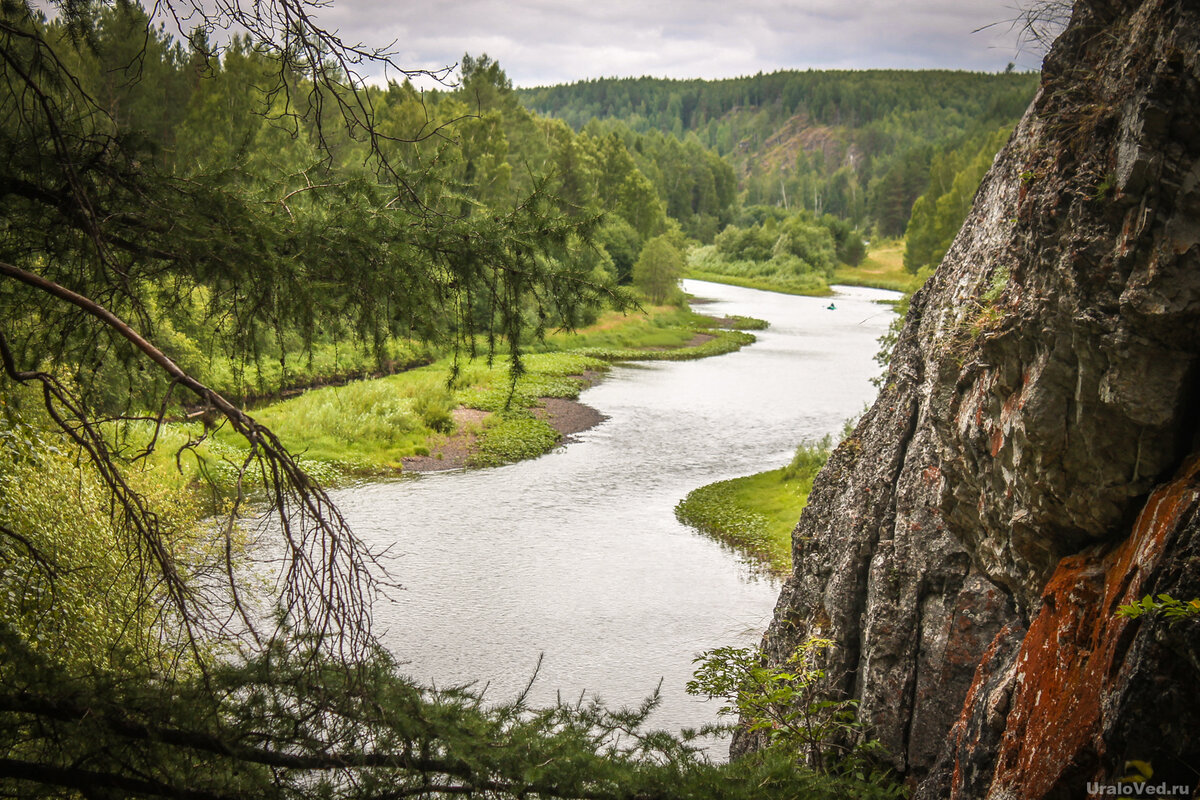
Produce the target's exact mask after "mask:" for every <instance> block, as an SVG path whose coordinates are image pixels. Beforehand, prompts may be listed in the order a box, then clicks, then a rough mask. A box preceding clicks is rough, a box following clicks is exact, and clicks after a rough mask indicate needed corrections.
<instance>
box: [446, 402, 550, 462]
mask: <svg viewBox="0 0 1200 800" xmlns="http://www.w3.org/2000/svg"><path fill="white" fill-rule="evenodd" d="M559 438H560V437H559V435H558V432H557V431H556V430H554V429H553V428H551V427H550V426H549V425H547V424H546V423H545V422H542V421H541V420H540V419H535V418H534V417H533V416H532V415H530V414H529V413H527V412H512V411H509V412H505V413H503V414H497V415H496V416H494V417H491V418H490V419H488V421H487V422H486V423H485V424H484V427H483V435H482V436H481V437H480V439H479V441H478V442H477V443H476V447H477V449H476V451H475V452H474V453H473V454H472V455H471V457H470V459H468V461H467V464H468V465H469V466H472V467H496V466H499V465H501V464H511V463H512V462H514V461H523V460H525V459H528V458H537V457H538V456H540V455H542V454H543V453H547V452H549V451H550V450H552V449H553V448H554V446H555V445H557V444H558V441H559Z"/></svg>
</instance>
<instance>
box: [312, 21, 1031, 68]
mask: <svg viewBox="0 0 1200 800" xmlns="http://www.w3.org/2000/svg"><path fill="white" fill-rule="evenodd" d="M1016 2H1017V0H908V1H907V2H904V1H903V0H665V1H661V0H660V1H658V2H656V0H504V1H503V2H497V1H496V0H423V2H420V3H416V2H412V0H399V2H397V0H334V2H333V4H332V5H330V6H328V7H325V8H321V9H319V10H318V13H317V19H318V20H319V21H320V22H321V23H322V24H323V25H325V26H327V27H330V28H336V29H338V30H339V31H340V34H341V36H342V39H343V40H344V41H346V42H347V43H350V44H355V43H359V42H362V43H365V44H369V45H376V46H379V45H388V44H390V43H392V42H394V43H395V44H394V45H393V47H394V49H395V51H396V53H397V56H398V57H397V61H398V63H400V64H403V65H404V66H406V67H413V68H428V69H438V68H442V67H446V66H450V65H454V64H456V63H457V62H458V61H459V60H460V59H461V57H462V55H463V53H470V54H471V55H473V56H479V55H482V54H484V53H486V54H487V55H489V56H491V57H492V58H493V59H495V60H497V61H499V62H500V66H501V67H502V68H503V69H504V71H505V72H506V73H507V74H508V77H509V78H510V79H511V80H512V82H513V84H514V85H516V86H544V85H550V84H556V83H570V82H574V81H578V80H584V79H587V78H602V77H630V76H642V75H650V76H653V77H667V78H708V79H714V78H730V77H736V76H740V75H753V74H755V73H757V72H760V71H761V72H772V71H774V70H779V69H809V68H812V69H867V68H897V69H926V68H944V69H967V70H986V71H998V70H1003V69H1004V68H1005V66H1006V65H1007V64H1008V63H1009V62H1010V61H1011V62H1015V63H1016V66H1017V68H1018V69H1036V68H1038V66H1039V61H1040V59H1039V58H1038V57H1036V56H1035V55H1034V54H1032V53H1019V52H1018V47H1017V43H1016V42H1017V36H1016V32H1015V30H1014V29H1013V26H1012V24H1011V20H1012V19H1013V18H1014V17H1016V15H1017V11H1016ZM989 25H990V26H991V27H987V28H986V29H985V30H978V29H980V28H984V27H985V26H989ZM976 31H978V32H976ZM374 77H376V78H378V75H376V76H374Z"/></svg>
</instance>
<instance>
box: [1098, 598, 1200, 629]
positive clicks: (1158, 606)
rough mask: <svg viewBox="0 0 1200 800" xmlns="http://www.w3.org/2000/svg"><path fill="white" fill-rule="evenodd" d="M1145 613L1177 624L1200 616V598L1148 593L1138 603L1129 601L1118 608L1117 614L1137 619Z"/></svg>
mask: <svg viewBox="0 0 1200 800" xmlns="http://www.w3.org/2000/svg"><path fill="white" fill-rule="evenodd" d="M1145 615H1150V616H1152V617H1153V616H1161V617H1162V618H1163V619H1165V620H1167V622H1168V623H1170V624H1172V625H1175V624H1177V623H1179V622H1182V621H1183V620H1185V619H1191V618H1192V617H1200V598H1192V599H1191V600H1180V599H1178V598H1176V597H1172V596H1171V595H1169V594H1160V595H1158V596H1157V597H1153V596H1151V595H1146V596H1145V597H1143V598H1142V599H1141V600H1139V601H1138V602H1136V603H1129V604H1127V605H1123V606H1121V607H1120V608H1118V609H1117V616H1120V617H1125V618H1126V619H1137V618H1138V617H1142V616H1145Z"/></svg>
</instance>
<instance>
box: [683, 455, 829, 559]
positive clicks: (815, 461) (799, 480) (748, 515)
mask: <svg viewBox="0 0 1200 800" xmlns="http://www.w3.org/2000/svg"><path fill="white" fill-rule="evenodd" d="M829 452H830V440H829V437H825V439H824V440H823V441H821V442H818V443H817V444H814V445H800V446H799V447H798V448H796V453H795V455H794V456H793V457H792V461H791V463H790V464H788V465H787V466H786V467H783V468H782V469H773V470H768V471H767V472H759V473H757V474H754V475H747V476H745V477H741V478H732V479H730V480H724V481H717V482H716V483H710V484H708V485H706V486H701V487H700V488H698V489H693V490H692V491H691V492H689V493H688V495H687V497H685V498H684V499H683V500H680V501H679V503H678V504H677V505H676V506H675V516H676V518H677V519H678V520H679V521H680V522H682V523H683V524H684V525H689V526H691V527H693V528H695V529H696V530H698V531H700V532H701V533H703V534H705V535H706V536H709V537H711V538H713V539H716V540H717V541H719V542H721V543H723V544H726V545H728V546H729V547H732V548H733V549H734V550H737V551H738V552H739V553H741V554H742V555H743V556H744V557H745V558H747V560H749V561H750V562H752V563H755V564H757V565H759V566H760V567H762V568H763V569H765V570H766V571H767V572H770V573H772V574H774V575H777V576H779V577H784V576H786V575H788V574H790V573H791V571H792V529H793V528H795V527H796V522H797V520H799V519H800V512H802V511H803V510H804V507H805V506H806V505H807V504H808V493H809V492H810V491H812V484H813V480H814V479H815V478H816V477H817V473H818V472H820V471H821V467H823V466H825V461H826V460H827V459H828V458H829Z"/></svg>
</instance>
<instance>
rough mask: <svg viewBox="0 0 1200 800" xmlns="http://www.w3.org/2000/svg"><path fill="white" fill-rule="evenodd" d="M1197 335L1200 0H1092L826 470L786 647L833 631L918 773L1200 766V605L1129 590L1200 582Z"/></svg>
mask: <svg viewBox="0 0 1200 800" xmlns="http://www.w3.org/2000/svg"><path fill="white" fill-rule="evenodd" d="M1198 357H1200V5H1198V4H1196V3H1195V2H1185V0H1146V1H1145V2H1135V1H1134V0H1092V1H1091V2H1079V3H1077V4H1076V7H1075V10H1074V13H1073V16H1072V20H1071V23H1070V25H1069V27H1068V29H1067V30H1066V32H1065V33H1064V34H1063V35H1062V36H1061V37H1060V38H1059V40H1058V41H1057V42H1056V44H1055V46H1054V47H1053V49H1052V50H1051V52H1050V53H1049V55H1048V56H1047V59H1046V62H1045V65H1044V71H1043V80H1042V85H1041V88H1040V90H1039V93H1038V96H1037V98H1036V99H1035V101H1034V103H1033V105H1032V106H1031V107H1030V109H1029V111H1028V113H1027V114H1026V116H1025V117H1024V119H1023V120H1022V122H1021V123H1020V125H1019V126H1018V128H1017V129H1016V131H1015V132H1014V133H1013V136H1012V139H1011V140H1010V142H1009V144H1008V145H1007V146H1006V148H1005V149H1004V150H1003V151H1002V152H1001V153H1000V154H999V155H998V156H997V158H996V161H995V164H994V165H993V167H992V169H991V171H990V173H989V174H988V176H987V177H986V178H985V179H984V181H983V184H982V186H981V187H980V190H979V193H978V195H977V197H976V200H975V205H974V208H973V210H972V212H971V214H970V216H969V217H968V219H967V222H966V224H965V226H964V227H963V230H962V232H961V233H960V234H959V236H958V238H957V240H956V241H955V243H954V245H953V247H952V248H951V250H950V251H949V253H948V254H947V256H946V258H945V260H944V261H943V262H942V264H941V265H940V267H939V268H938V270H937V271H936V273H935V274H934V276H933V277H932V278H931V279H930V281H929V282H928V283H927V284H926V286H925V287H924V288H923V289H922V290H921V291H920V292H918V293H917V294H916V295H914V297H913V301H912V306H911V310H910V311H909V316H908V319H907V323H906V325H905V327H904V330H903V332H902V334H901V336H900V339H899V341H898V342H897V344H896V347H895V350H894V353H893V359H892V363H891V366H890V369H889V373H888V376H887V383H886V387H885V388H884V389H883V391H882V392H881V394H880V396H879V399H878V400H877V402H876V403H875V405H874V407H873V408H871V410H870V411H869V412H868V413H867V414H866V415H865V416H864V418H863V419H862V421H861V422H860V423H859V425H858V427H857V430H856V431H855V432H854V434H853V435H852V436H851V437H850V438H848V439H847V440H846V441H844V442H843V443H842V444H841V446H840V447H839V448H838V449H837V451H836V453H835V454H834V455H833V457H832V458H831V459H830V461H829V464H828V465H827V466H826V468H825V470H824V471H823V472H822V474H821V476H820V478H819V479H818V482H817V485H816V486H815V487H814V490H813V493H812V495H811V497H810V500H809V505H808V508H807V510H806V511H805V514H804V517H803V518H802V519H801V521H800V524H799V525H798V526H797V529H796V531H795V537H794V562H795V565H796V566H795V573H794V574H793V576H792V577H791V579H790V580H789V581H788V583H787V584H786V586H785V588H784V590H783V592H782V595H781V597H780V600H779V604H778V607H777V609H776V614H775V618H774V621H773V623H772V625H771V627H770V629H769V631H768V632H767V634H766V637H765V639H764V648H765V650H766V651H767V653H768V655H769V657H770V658H772V659H776V660H782V659H783V658H784V657H785V656H786V655H787V653H789V652H790V651H791V650H792V649H793V648H794V647H795V646H796V645H797V644H798V643H799V642H801V641H803V639H804V638H805V637H806V636H809V635H813V634H820V635H822V636H825V637H828V638H830V639H833V640H834V641H835V642H836V643H837V647H836V648H835V649H834V650H833V651H831V652H830V654H829V664H828V667H829V675H830V676H832V680H831V685H830V687H829V688H830V691H832V692H836V693H840V694H842V695H844V696H851V697H854V698H856V699H857V700H859V702H860V713H861V719H862V720H863V722H864V723H865V724H866V726H867V727H868V729H869V731H870V734H871V735H872V736H873V737H875V738H877V739H878V740H879V741H880V742H881V743H882V744H883V745H884V746H885V747H886V749H887V751H888V752H889V753H890V755H891V758H892V760H893V763H894V766H895V768H896V769H897V770H898V771H899V772H900V773H901V774H903V775H904V776H905V777H906V779H907V780H908V781H909V783H910V784H911V785H912V786H914V788H915V790H916V792H915V796H916V797H918V798H940V797H956V798H958V797H961V798H981V797H989V798H1023V799H1028V800H1033V799H1035V798H1043V797H1056V798H1057V797H1085V796H1087V791H1086V784H1087V782H1089V781H1098V782H1109V781H1112V780H1115V779H1117V778H1119V777H1121V776H1122V775H1124V774H1125V763H1126V762H1127V761H1128V760H1131V759H1139V760H1142V761H1146V762H1149V763H1150V765H1151V766H1152V767H1153V769H1154V782H1155V783H1156V784H1157V783H1158V782H1159V781H1160V780H1164V781H1167V782H1168V783H1170V784H1172V785H1174V784H1186V785H1189V786H1191V787H1193V789H1194V788H1195V787H1197V786H1200V697H1198V696H1197V693H1198V688H1197V687H1200V635H1198V634H1200V621H1188V622H1184V623H1182V624H1179V625H1175V626H1168V625H1167V624H1165V622H1163V621H1162V620H1156V619H1146V618H1143V619H1140V620H1132V621H1131V620H1125V619H1123V618H1120V617H1117V616H1116V615H1115V610H1116V608H1117V607H1118V606H1119V605H1120V604H1121V603H1125V602H1130V601H1131V600H1134V599H1137V598H1139V597H1141V596H1142V595H1143V594H1146V593H1158V592H1170V593H1172V594H1174V595H1176V596H1182V597H1194V596H1197V595H1200V536H1198V532H1200V519H1198V518H1197V510H1198V508H1200V466H1198V463H1197V461H1196V460H1194V459H1192V458H1190V456H1192V454H1193V453H1194V452H1195V451H1197V422H1198V421H1200V414H1198V413H1197V411H1198V410H1200V408H1198V406H1197V402H1198V401H1200V396H1198V394H1200V392H1198V390H1200V382H1198V378H1200V374H1198V371H1197V366H1198V362H1197V358H1198ZM753 746H755V742H754V741H753V740H752V739H751V738H750V737H745V736H743V737H740V738H739V739H737V740H736V741H735V743H734V750H735V753H736V752H738V751H741V750H744V749H747V748H750V747H753Z"/></svg>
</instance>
